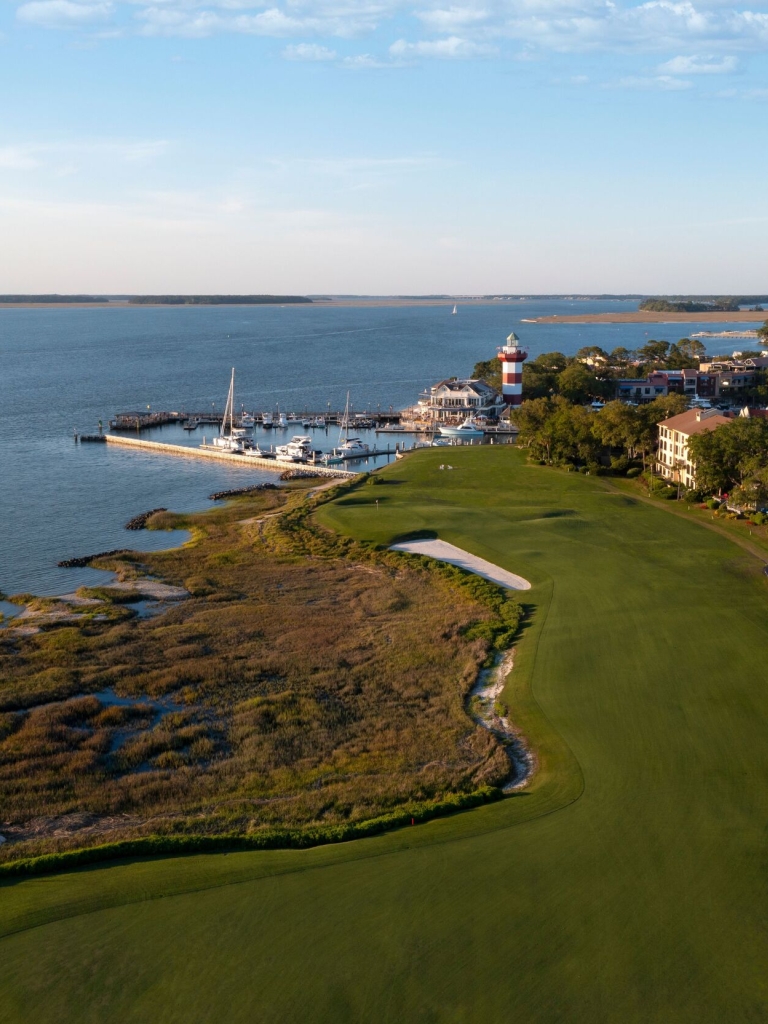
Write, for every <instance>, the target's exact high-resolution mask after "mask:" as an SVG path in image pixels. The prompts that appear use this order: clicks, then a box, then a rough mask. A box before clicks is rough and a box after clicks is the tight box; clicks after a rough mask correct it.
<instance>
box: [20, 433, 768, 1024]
mask: <svg viewBox="0 0 768 1024" xmlns="http://www.w3.org/2000/svg"><path fill="white" fill-rule="evenodd" d="M447 459H450V461H451V465H452V467H453V468H452V469H450V470H448V469H442V470H441V469H440V465H441V464H445V463H446V461H447ZM380 475H381V477H382V483H381V484H380V485H379V486H365V485H364V486H361V487H359V488H357V489H356V490H353V491H352V492H350V493H347V494H346V495H344V496H342V497H341V498H339V499H338V500H337V501H336V502H334V503H333V504H328V505H326V506H323V507H322V508H321V509H320V510H319V511H318V513H317V518H318V521H319V522H320V523H321V524H322V525H324V526H326V527H330V528H333V529H336V530H339V531H341V532H344V533H347V534H350V535H352V536H353V537H356V538H358V539H363V540H372V541H376V542H377V543H381V544H389V543H391V542H393V541H396V540H397V539H401V538H403V537H405V536H407V535H408V534H409V533H413V532H415V531H420V530H422V531H427V530H429V531H433V532H434V535H436V536H438V537H439V538H441V539H443V540H446V541H448V542H450V543H452V544H455V545H457V546H458V547H460V548H462V549H465V550H467V551H469V552H471V553H473V554H476V555H479V556H480V557H482V558H484V559H487V560H488V561H489V562H492V563H494V564H496V565H500V566H502V567H503V568H505V569H508V570H510V571H511V572H514V573H518V574H520V575H521V576H523V577H524V578H525V579H527V580H530V581H531V583H532V584H533V586H532V589H531V590H530V591H526V592H525V593H522V594H520V595H518V596H519V598H520V600H521V601H523V602H524V603H525V604H526V605H527V606H529V607H530V614H529V615H528V618H527V623H526V627H525V629H524V630H523V632H522V634H521V636H520V639H519V641H518V644H517V655H516V661H515V668H514V671H513V673H512V677H511V678H510V681H509V684H508V686H507V690H506V691H505V694H504V700H505V701H506V703H507V704H508V706H509V711H510V717H511V719H512V720H513V721H514V722H516V723H517V724H518V725H519V726H520V727H521V728H522V729H523V731H524V732H525V734H526V736H527V738H528V741H529V744H530V746H531V748H532V749H533V751H534V752H535V754H536V756H537V758H538V761H539V764H538V768H537V770H536V773H535V774H534V777H533V779H532V781H531V783H530V784H529V786H528V787H527V789H525V790H524V791H523V792H521V793H520V794H517V795H514V796H511V797H509V798H508V799H505V800H503V801H501V802H500V803H498V804H490V805H486V806H483V807H480V808H478V809H476V810H472V811H467V812H463V813H460V814H457V815H454V816H453V817H450V818H446V819H442V820H438V821H433V822H430V823H428V824H425V825H421V826H417V827H413V828H404V829H401V830H400V831H398V832H394V833H391V834H389V835H385V836H381V837H378V838H374V839H368V840H362V841H359V842H353V843H347V844H343V845H340V846H336V847H333V846H329V847H324V848H318V849H314V850H309V851H305V852H297V851H279V852H269V853H234V854H215V855H214V854H212V855H207V856H202V855H200V856H189V857H175V858H167V859H162V858H159V859H156V860H143V861H134V862H128V861H125V862H117V863H115V864H112V865H102V866H96V867H92V868H84V869H80V870H72V871H68V872H65V873H62V874H59V875H50V876H41V877H33V878H27V879H18V880H11V879H7V880H5V881H4V882H3V883H2V884H0V1021H2V1022H17V1021H18V1022H21V1021H23V1022H32V1021H34V1022H36V1024H48V1022H57V1024H64V1022H78V1024H79V1022H101V1024H103V1022H107V1021H118V1022H121V1024H129V1022H152V1024H160V1022H179V1024H181V1022H184V1024H191V1022H203V1021H205V1022H208V1021H237V1022H239V1021H248V1022H258V1024H277V1022H320V1021H323V1022H329V1024H342V1022H379V1021H382V1022H383V1021H387V1022H399V1021H404V1022H425V1024H426V1022H430V1024H432V1022H434V1024H439V1022H451V1024H453V1022H456V1024H459V1022H461V1024H463V1022H478V1024H479V1022H483V1024H491V1022H504V1024H508V1022H509V1024H511V1022H520V1024H545V1022H546V1024H555V1022H558V1024H560V1022H562V1024H576V1022H584V1024H633V1022H654V1024H655V1022H658V1024H673V1022H674V1024H683V1022H686V1024H687V1022H690V1024H704V1022H712V1024H741V1022H744V1024H746V1022H763V1021H768V931H767V921H768V897H767V896H766V864H767V863H768V858H767V856H766V835H767V833H766V826H767V825H768V741H767V736H768V730H767V729H766V722H768V686H766V683H767V682H768V679H767V677H768V577H766V576H765V575H764V573H763V565H762V564H761V562H760V560H759V559H758V558H756V557H755V556H753V555H751V554H749V553H748V552H745V551H744V550H742V549H741V548H740V547H738V546H737V545H736V544H734V543H733V542H732V541H730V540H728V539H727V538H725V537H722V536H719V535H718V534H716V533H713V532H711V531H709V530H706V529H703V528H702V527H701V526H700V525H698V524H696V523H694V522H691V521H688V520H686V519H685V518H681V517H680V516H676V515H672V514H670V512H668V511H666V510H665V509H663V508H658V507H654V506H652V505H649V504H647V503H644V502H642V501H640V500H638V499H636V498H632V497H630V496H629V495H628V494H625V493H620V492H618V491H616V490H615V489H614V488H612V487H611V486H610V485H609V484H608V483H606V481H604V480H603V479H602V478H596V477H585V476H581V475H578V474H575V473H571V474H567V473H564V472H561V471H558V470H553V469H549V468H545V467H540V466H532V465H528V464H527V463H526V461H525V457H524V454H523V453H522V452H519V451H516V450H514V449H512V448H508V447H506V446H492V447H490V446H489V447H482V448H467V449H455V450H454V449H451V450H450V451H449V452H446V450H445V449H443V450H436V449H435V450H425V451H423V452H418V453H415V454H413V455H410V456H408V457H407V458H406V459H404V460H403V461H401V462H398V463H397V464H395V465H392V466H390V467H389V468H388V469H386V470H385V471H384V472H383V473H381V474H380ZM436 585H438V584H436ZM338 600H339V614H340V615H343V614H344V596H343V594H340V595H339V598H338Z"/></svg>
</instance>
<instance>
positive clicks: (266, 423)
mask: <svg viewBox="0 0 768 1024" xmlns="http://www.w3.org/2000/svg"><path fill="white" fill-rule="evenodd" d="M261 425H262V427H264V429H265V430H270V429H271V428H272V413H271V412H263V413H262V414H261Z"/></svg>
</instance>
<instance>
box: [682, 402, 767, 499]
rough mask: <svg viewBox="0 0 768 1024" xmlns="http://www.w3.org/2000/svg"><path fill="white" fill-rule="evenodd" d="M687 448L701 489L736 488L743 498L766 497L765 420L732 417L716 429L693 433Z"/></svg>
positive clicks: (728, 489)
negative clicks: (731, 419) (730, 420)
mask: <svg viewBox="0 0 768 1024" xmlns="http://www.w3.org/2000/svg"><path fill="white" fill-rule="evenodd" d="M688 452H689V455H690V457H691V459H692V461H693V462H694V463H695V465H696V479H697V483H698V484H699V486H700V487H701V488H702V489H704V490H706V491H722V492H725V493H728V492H730V491H734V490H737V491H738V492H739V495H738V496H739V497H740V498H741V499H742V500H744V501H745V502H752V501H754V500H755V498H757V499H758V500H759V501H761V502H762V503H764V502H765V500H766V498H768V494H765V487H766V485H767V484H768V479H766V477H767V476H768V473H767V470H768V420H764V419H752V418H749V419H747V418H742V417H739V416H737V417H734V419H733V421H732V422H730V423H724V424H722V425H721V426H719V427H717V429H716V430H710V431H707V432H706V433H703V434H694V435H693V436H692V437H691V438H689V440H688Z"/></svg>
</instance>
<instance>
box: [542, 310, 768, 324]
mask: <svg viewBox="0 0 768 1024" xmlns="http://www.w3.org/2000/svg"><path fill="white" fill-rule="evenodd" d="M765 320H768V310H766V312H764V313H753V312H751V311H748V310H742V311H741V312H738V313H651V312H645V311H642V310H635V311H634V312H629V313H580V314H578V315H573V316H571V315H568V316H540V317H537V318H536V321H535V322H536V323H537V324H714V323H730V324H740V323H744V324H746V323H763V321H765Z"/></svg>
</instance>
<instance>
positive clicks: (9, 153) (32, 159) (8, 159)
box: [0, 146, 40, 171]
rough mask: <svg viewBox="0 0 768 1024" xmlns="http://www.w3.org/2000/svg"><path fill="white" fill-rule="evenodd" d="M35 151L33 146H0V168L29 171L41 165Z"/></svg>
mask: <svg viewBox="0 0 768 1024" xmlns="http://www.w3.org/2000/svg"><path fill="white" fill-rule="evenodd" d="M35 152H36V150H35V149H33V148H32V147H31V146H0V170H4V171H27V170H31V169H32V168H33V167H39V166H40V161H39V160H38V159H37V157H36V156H35V155H34V154H35Z"/></svg>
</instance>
